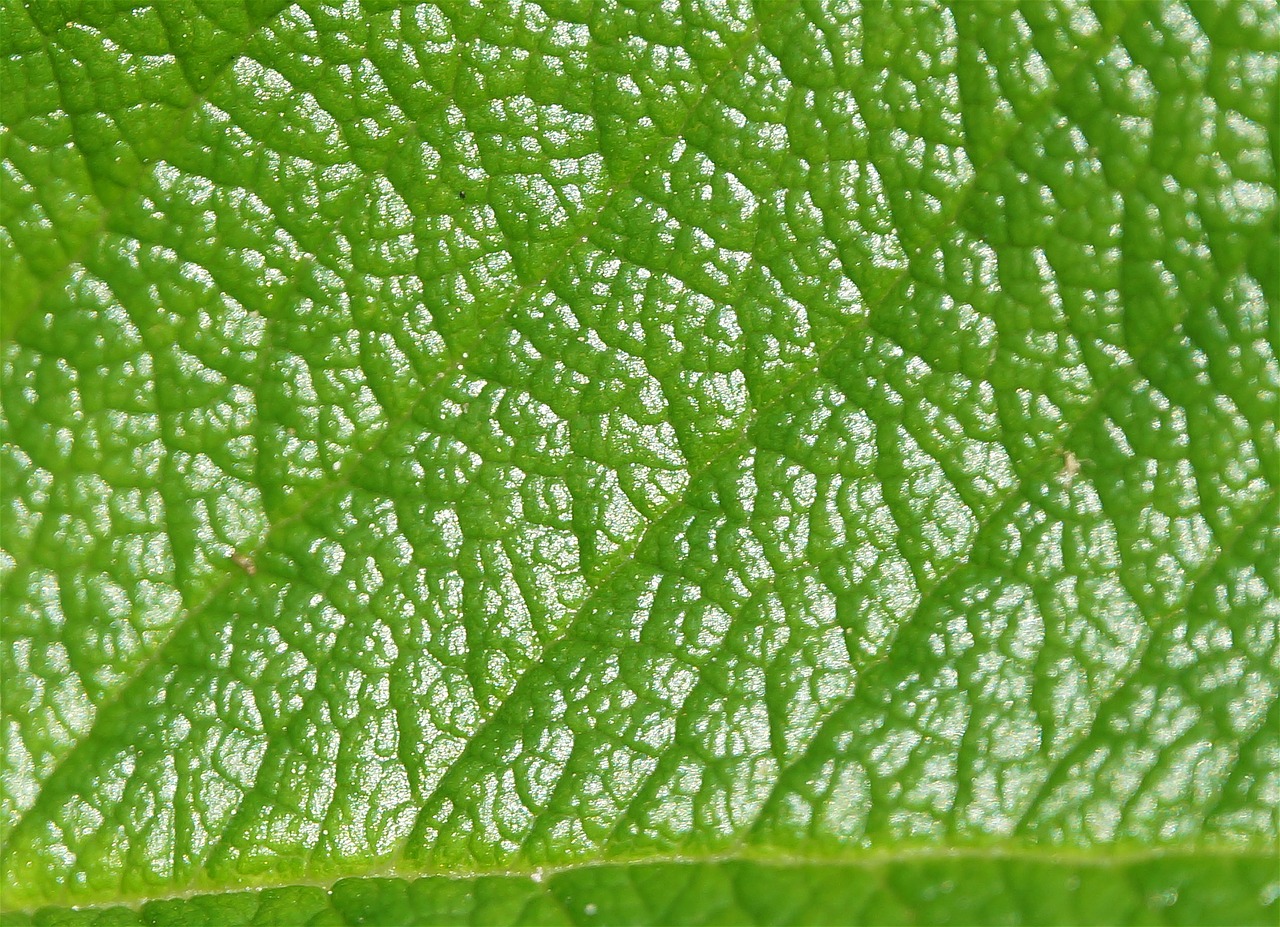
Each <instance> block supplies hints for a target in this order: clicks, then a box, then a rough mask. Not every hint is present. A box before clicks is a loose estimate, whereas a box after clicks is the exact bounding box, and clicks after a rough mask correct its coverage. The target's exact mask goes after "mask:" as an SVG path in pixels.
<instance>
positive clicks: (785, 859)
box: [0, 842, 1280, 914]
mask: <svg viewBox="0 0 1280 927" xmlns="http://www.w3.org/2000/svg"><path fill="white" fill-rule="evenodd" d="M1267 859H1274V860H1276V862H1277V864H1280V845H1277V844H1267V845H1251V844H1246V843H1226V842H1215V843H1201V844H1186V845H1168V846H1137V845H1117V846H1107V847H1105V848H1104V847H1093V848H1088V847H1078V846H1076V847H1072V846H1032V845H1030V844H1010V845H1005V846H997V845H985V846H983V845H954V846H924V845H915V846H897V847H856V848H851V849H848V850H845V851H835V850H831V851H828V852H825V853H812V854H805V853H796V852H793V851H791V850H788V849H785V848H780V847H767V846H762V847H751V846H743V847H737V848H734V849H729V850H722V851H719V852H713V853H703V854H698V853H680V852H675V851H673V852H668V853H652V854H647V855H635V856H617V857H607V858H603V857H602V858H593V859H578V860H567V861H564V862H561V863H556V864H549V865H530V864H529V863H528V862H527V861H524V860H519V861H513V862H512V864H511V865H507V866H492V867H475V868H463V867H457V868H450V867H447V866H439V867H430V866H426V867H405V866H390V865H388V866H372V867H369V868H367V869H363V870H359V871H352V872H347V873H330V874H328V875H324V876H320V875H318V876H317V877H315V878H309V879H279V880H273V879H270V878H264V879H261V880H258V881H252V880H246V881H244V882H242V883H240V884H236V885H213V884H210V885H205V886H199V885H195V886H189V887H185V888H182V889H178V890H175V891H172V892H157V893H155V894H151V895H137V894H135V895H121V896H116V897H112V896H108V895H107V894H105V893H88V894H86V895H85V896H83V897H81V898H77V899H71V903H66V902H64V903H62V904H48V903H44V902H43V901H40V900H35V901H32V902H27V903H26V904H25V906H24V907H21V908H9V907H0V911H3V912H4V913H7V914H22V913H26V914H30V913H33V912H35V911H37V910H43V909H48V908H55V909H57V908H61V909H66V908H71V909H74V910H84V909H94V908H109V907H127V908H134V909H138V908H141V907H142V906H143V905H146V904H148V903H151V902H156V901H183V900H188V899H193V898H209V897H218V896H222V895H239V894H244V893H252V892H263V891H269V890H272V889H277V890H278V889H290V888H318V889H323V890H331V889H332V888H333V886H335V885H336V884H337V883H339V882H342V881H346V880H348V879H400V880H404V881H410V880H415V879H424V878H441V879H449V880H452V881H468V880H473V879H484V878H511V879H529V880H530V881H531V882H533V883H535V884H538V883H541V882H543V881H544V880H546V879H548V878H554V877H556V876H558V875H562V874H565V873H570V872H580V871H585V870H591V869H601V870H611V869H621V868H627V867H631V866H635V867H643V866H662V865H678V866H718V865H726V864H730V863H752V864H755V865H759V866H768V867H772V868H776V869H804V868H820V869H831V868H849V869H883V868H891V867H893V866H898V865H908V864H912V863H930V862H952V861H959V862H966V861H967V862H973V863H993V864H994V863H1031V864H1036V863H1039V864H1042V865H1048V866H1062V867H1067V868H1090V869H1099V868H1107V867H1115V868H1123V867H1126V866H1132V865H1139V864H1143V863H1156V862H1160V861H1162V860H1171V861H1176V860H1206V861H1208V860H1238V861H1241V862H1247V861H1250V860H1257V861H1262V860H1267Z"/></svg>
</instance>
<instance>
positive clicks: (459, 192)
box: [458, 190, 467, 200]
mask: <svg viewBox="0 0 1280 927" xmlns="http://www.w3.org/2000/svg"><path fill="white" fill-rule="evenodd" d="M466 198H467V195H466V194H465V193H463V192H462V191H461V190H459V191H458V199H460V200H465V199H466Z"/></svg>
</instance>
